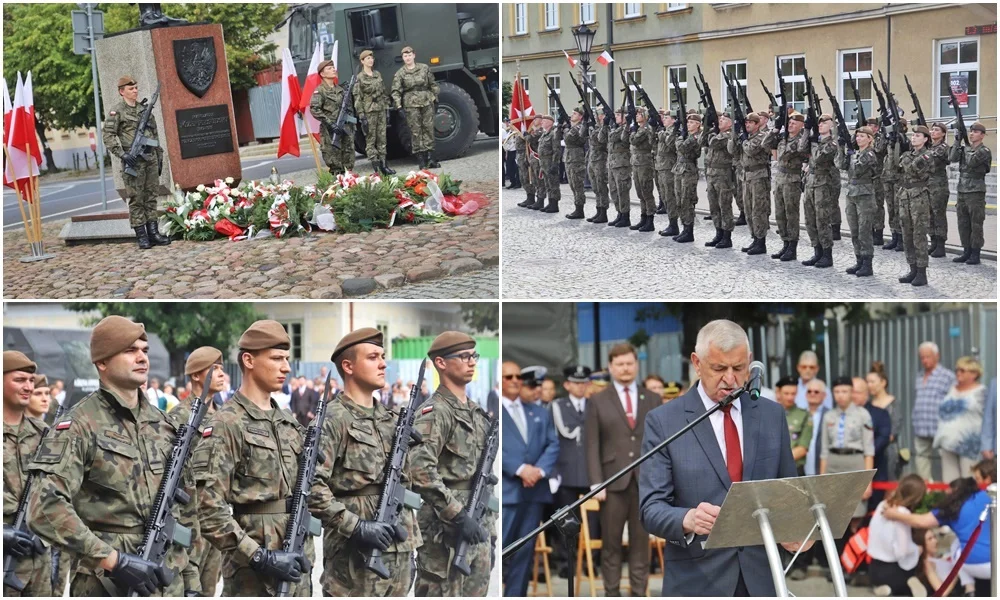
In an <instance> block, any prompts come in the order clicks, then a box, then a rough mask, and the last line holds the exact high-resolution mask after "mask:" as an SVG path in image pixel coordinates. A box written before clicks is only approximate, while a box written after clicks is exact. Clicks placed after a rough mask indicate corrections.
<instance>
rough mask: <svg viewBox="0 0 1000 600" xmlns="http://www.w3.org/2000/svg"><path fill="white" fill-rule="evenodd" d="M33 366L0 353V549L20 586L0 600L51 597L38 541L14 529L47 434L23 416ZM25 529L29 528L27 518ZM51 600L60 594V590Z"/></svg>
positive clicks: (44, 551) (47, 565)
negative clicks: (0, 465) (0, 466)
mask: <svg viewBox="0 0 1000 600" xmlns="http://www.w3.org/2000/svg"><path fill="white" fill-rule="evenodd" d="M35 369H36V365H35V363H34V362H32V361H31V360H29V359H28V357H27V356H25V355H24V354H22V353H20V352H16V351H13V350H8V351H6V352H4V353H3V412H4V422H3V549H4V556H5V557H6V556H7V555H8V554H9V555H10V556H11V557H12V560H13V572H14V573H13V574H14V575H15V576H16V577H17V578H18V579H19V580H20V581H21V582H22V583H23V584H24V589H23V590H21V591H17V590H15V589H13V588H8V587H6V586H4V590H3V593H4V595H5V596H7V595H10V596H52V595H53V593H52V580H51V578H50V575H51V568H52V557H51V555H50V554H49V549H48V548H46V547H45V545H44V544H43V543H42V540H41V538H39V537H38V536H37V535H36V534H34V533H31V531H25V530H23V529H14V527H13V523H14V516H15V513H17V508H18V503H19V502H20V501H21V497H22V496H23V495H24V486H25V483H26V482H27V479H28V463H29V461H30V460H31V457H32V456H34V454H35V452H36V451H37V450H38V446H39V445H40V444H41V442H42V436H43V435H44V432H45V430H46V429H47V427H46V425H45V422H44V421H42V420H41V419H36V418H34V417H31V416H29V415H28V414H27V412H26V409H27V407H28V403H29V402H30V401H31V394H32V390H33V389H34V383H35V377H34V375H33V373H34V372H35ZM27 525H28V527H29V529H34V523H33V522H32V521H31V519H28V520H27ZM56 595H60V596H61V595H62V589H60V590H58V593H57V594H56Z"/></svg>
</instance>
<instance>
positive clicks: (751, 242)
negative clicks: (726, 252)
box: [740, 237, 757, 252]
mask: <svg viewBox="0 0 1000 600" xmlns="http://www.w3.org/2000/svg"><path fill="white" fill-rule="evenodd" d="M750 240H751V241H750V245H749V246H744V247H742V248H740V252H749V251H750V248H753V247H754V246H756V245H757V238H755V237H751V238H750Z"/></svg>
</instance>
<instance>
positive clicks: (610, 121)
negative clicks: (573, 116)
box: [582, 78, 618, 129]
mask: <svg viewBox="0 0 1000 600" xmlns="http://www.w3.org/2000/svg"><path fill="white" fill-rule="evenodd" d="M582 82H583V85H584V87H588V88H590V90H591V91H592V92H594V96H596V97H597V103H598V104H600V105H601V109H602V110H604V124H605V125H607V126H608V128H609V129H614V128H615V127H617V126H618V124H617V123H615V109H613V108H611V105H610V104H608V101H607V100H605V99H604V96H602V95H601V90H599V89H597V86H595V85H594V84H592V83H590V82H589V81H587V79H586V78H584V79H583V80H582Z"/></svg>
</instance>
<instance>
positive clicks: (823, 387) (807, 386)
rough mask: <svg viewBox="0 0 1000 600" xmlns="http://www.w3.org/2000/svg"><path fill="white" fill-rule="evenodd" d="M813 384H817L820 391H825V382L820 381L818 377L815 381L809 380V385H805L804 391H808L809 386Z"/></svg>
mask: <svg viewBox="0 0 1000 600" xmlns="http://www.w3.org/2000/svg"><path fill="white" fill-rule="evenodd" d="M813 383H818V384H819V387H820V388H821V389H822V390H823V391H824V392H825V391H826V382H825V381H823V380H822V379H820V378H819V377H816V378H815V379H810V380H809V383H807V384H806V389H808V388H809V386H810V385H812V384H813Z"/></svg>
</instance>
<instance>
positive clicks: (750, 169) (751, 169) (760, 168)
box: [743, 165, 767, 173]
mask: <svg viewBox="0 0 1000 600" xmlns="http://www.w3.org/2000/svg"><path fill="white" fill-rule="evenodd" d="M766 169H767V165H751V166H749V167H743V170H744V171H746V172H747V173H754V172H756V171H764V170H766Z"/></svg>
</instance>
